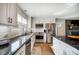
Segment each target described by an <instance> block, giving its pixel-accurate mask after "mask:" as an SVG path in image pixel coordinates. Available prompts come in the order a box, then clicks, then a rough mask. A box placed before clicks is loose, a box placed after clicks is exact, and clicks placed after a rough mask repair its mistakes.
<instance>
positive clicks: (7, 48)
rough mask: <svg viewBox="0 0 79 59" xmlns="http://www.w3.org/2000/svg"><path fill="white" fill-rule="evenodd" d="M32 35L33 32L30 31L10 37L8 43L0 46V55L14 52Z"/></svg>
mask: <svg viewBox="0 0 79 59" xmlns="http://www.w3.org/2000/svg"><path fill="white" fill-rule="evenodd" d="M33 35H34V33H30V34H23V35H19V36H16V37H12V38H9V39H11V42H10V43H9V44H6V45H2V46H0V55H13V54H15V53H16V51H17V50H18V49H20V48H21V47H22V46H23V45H24V44H25V43H26V42H28V41H29V40H30V38H31V37H32V36H33ZM15 45H16V46H15Z"/></svg>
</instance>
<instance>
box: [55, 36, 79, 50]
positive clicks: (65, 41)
mask: <svg viewBox="0 0 79 59" xmlns="http://www.w3.org/2000/svg"><path fill="white" fill-rule="evenodd" d="M56 38H57V39H58V40H60V41H62V42H64V43H66V44H68V45H70V46H72V47H74V48H76V49H77V50H79V44H71V40H72V39H71V40H70V39H67V38H65V37H64V36H56Z"/></svg>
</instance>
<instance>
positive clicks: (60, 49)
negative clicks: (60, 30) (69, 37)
mask: <svg viewBox="0 0 79 59" xmlns="http://www.w3.org/2000/svg"><path fill="white" fill-rule="evenodd" d="M53 51H54V53H55V55H79V50H77V49H76V48H74V47H72V46H70V45H68V44H66V43H64V42H62V41H60V40H58V39H56V38H55V37H53Z"/></svg>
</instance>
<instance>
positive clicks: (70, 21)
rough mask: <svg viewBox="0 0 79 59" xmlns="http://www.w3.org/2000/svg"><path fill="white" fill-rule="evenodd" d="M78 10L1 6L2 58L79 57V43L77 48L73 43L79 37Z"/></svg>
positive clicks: (75, 7)
mask: <svg viewBox="0 0 79 59" xmlns="http://www.w3.org/2000/svg"><path fill="white" fill-rule="evenodd" d="M38 6H39V8H38ZM78 6H79V4H78V3H45V4H44V3H36V4H35V3H34V4H33V3H0V55H79V46H78V44H77V43H79V42H77V43H76V45H77V46H75V45H71V41H69V40H70V38H71V40H76V38H77V36H78V35H79V33H78V30H79V28H78V25H79V24H78V22H79V21H78V20H79V17H78V15H79V13H78V10H79V8H78ZM59 7H60V8H59ZM57 8H58V9H57ZM71 10H72V11H71ZM76 20H77V21H76ZM76 23H77V24H76ZM76 25H77V26H76ZM73 29H74V30H77V32H75V31H74V33H73V35H74V36H76V38H75V39H73V37H72V36H73V35H72V34H71V31H70V30H72V31H73ZM69 35H70V36H69ZM78 39H79V38H77V40H78ZM72 43H73V42H72ZM74 44H75V43H74ZM41 47H42V48H41ZM43 49H44V50H46V51H44V50H43Z"/></svg>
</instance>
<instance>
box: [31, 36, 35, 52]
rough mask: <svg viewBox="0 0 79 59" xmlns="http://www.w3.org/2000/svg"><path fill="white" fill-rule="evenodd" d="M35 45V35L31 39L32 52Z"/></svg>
mask: <svg viewBox="0 0 79 59" xmlns="http://www.w3.org/2000/svg"><path fill="white" fill-rule="evenodd" d="M34 44H35V35H33V36H32V37H31V52H32V49H33V46H34Z"/></svg>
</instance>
